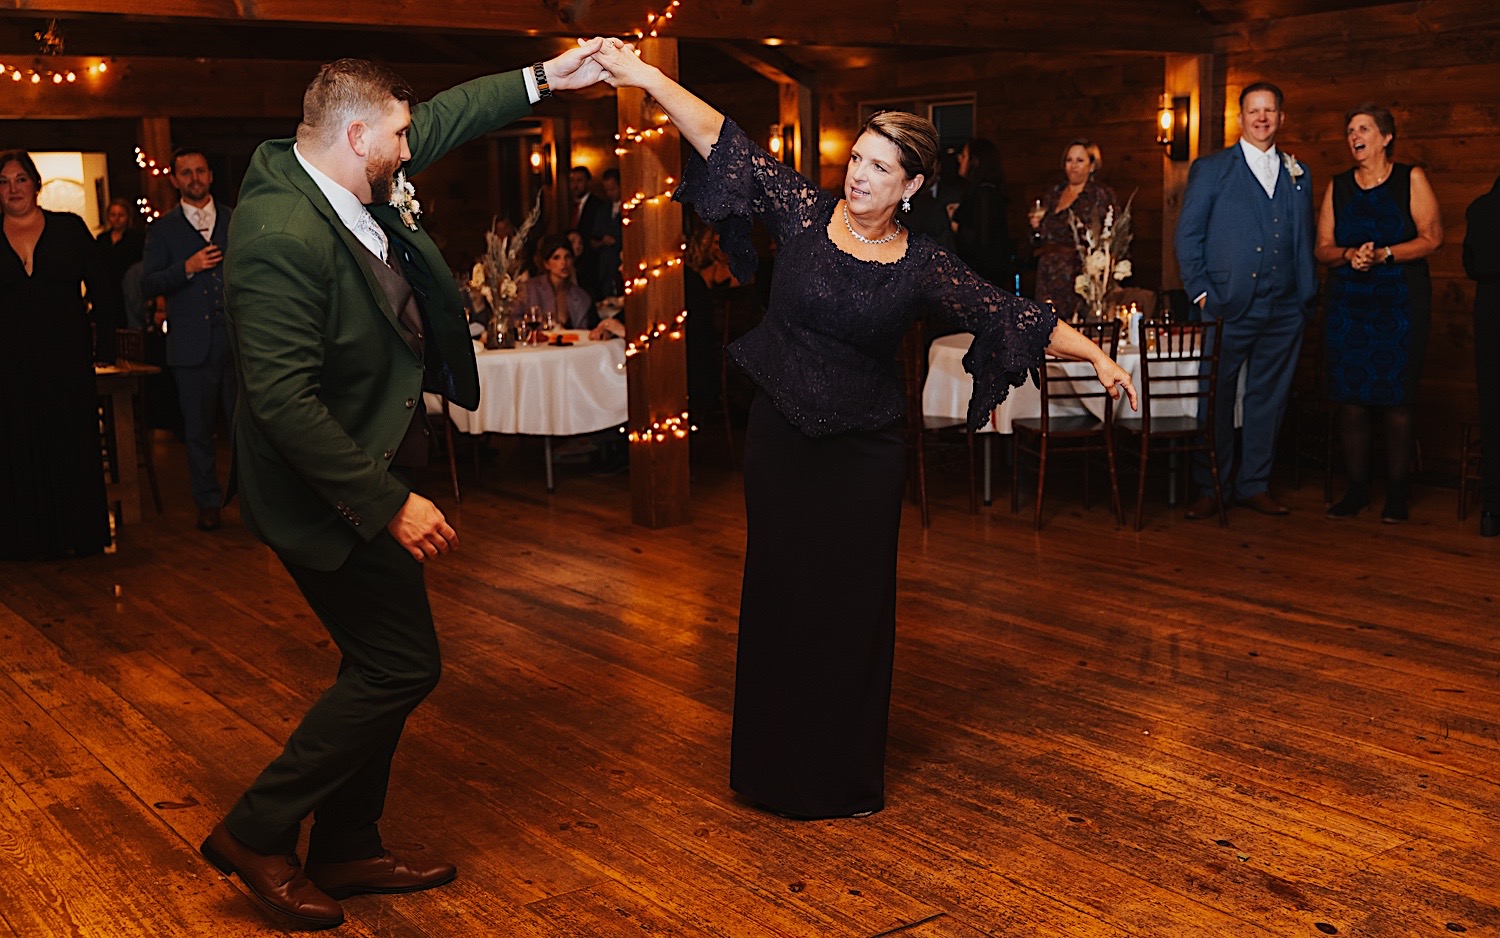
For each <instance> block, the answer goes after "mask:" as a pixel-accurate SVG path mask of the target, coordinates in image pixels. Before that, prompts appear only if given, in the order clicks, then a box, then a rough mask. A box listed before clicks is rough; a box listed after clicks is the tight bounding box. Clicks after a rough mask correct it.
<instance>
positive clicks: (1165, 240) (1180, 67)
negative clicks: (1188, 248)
mask: <svg viewBox="0 0 1500 938" xmlns="http://www.w3.org/2000/svg"><path fill="white" fill-rule="evenodd" d="M1212 75H1213V56H1212V55H1168V56H1166V67H1165V74H1164V75H1163V85H1162V87H1163V89H1164V90H1165V91H1166V92H1167V93H1168V94H1170V95H1172V96H1173V97H1189V98H1191V99H1192V101H1191V103H1190V104H1189V106H1188V114H1189V118H1188V158H1187V159H1186V160H1180V161H1176V162H1174V161H1172V160H1170V159H1168V158H1167V157H1166V155H1165V154H1164V155H1163V156H1162V180H1161V183H1162V185H1161V193H1162V216H1161V232H1162V237H1161V286H1162V289H1163V290H1180V289H1182V274H1181V272H1180V271H1179V270H1178V266H1177V250H1176V248H1175V247H1174V246H1173V243H1172V237H1173V233H1174V232H1175V231H1176V230H1177V216H1178V215H1179V214H1180V213H1181V212H1182V197H1183V195H1184V194H1186V192H1187V180H1188V169H1189V168H1190V167H1191V166H1192V161H1193V160H1196V159H1197V158H1198V157H1200V156H1205V155H1207V154H1209V153H1212V152H1213V151H1214V150H1216V149H1218V147H1217V146H1215V145H1213V144H1212V143H1211V140H1212V132H1211V128H1212V127H1213V126H1215V125H1222V124H1223V118H1222V111H1220V112H1212V110H1211V109H1212V102H1213V101H1214V100H1218V101H1219V102H1220V103H1221V104H1222V101H1223V96H1222V93H1220V94H1219V95H1215V94H1213V93H1212V89H1211V81H1212ZM1220 139H1221V141H1222V137H1221V138H1220Z"/></svg>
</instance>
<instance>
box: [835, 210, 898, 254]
mask: <svg viewBox="0 0 1500 938" xmlns="http://www.w3.org/2000/svg"><path fill="white" fill-rule="evenodd" d="M891 220H892V221H893V222H895V223H896V228H895V230H893V231H892V232H891V233H890V234H888V235H886V236H885V237H884V238H866V237H865V236H864V235H862V234H860V233H859V232H857V231H855V230H854V226H853V225H851V224H849V203H847V202H845V203H844V227H845V228H848V229H849V233H850V234H852V235H854V240H856V241H858V242H859V243H860V244H889V243H890V242H892V241H894V240H896V236H897V235H899V234H900V233H901V221H900V219H894V218H893V219H891Z"/></svg>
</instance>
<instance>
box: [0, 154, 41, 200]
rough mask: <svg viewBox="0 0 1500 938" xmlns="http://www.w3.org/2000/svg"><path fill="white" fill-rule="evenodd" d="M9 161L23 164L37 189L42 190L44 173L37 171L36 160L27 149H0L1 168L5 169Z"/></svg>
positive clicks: (24, 170)
mask: <svg viewBox="0 0 1500 938" xmlns="http://www.w3.org/2000/svg"><path fill="white" fill-rule="evenodd" d="M8 163H19V164H21V169H22V171H23V172H25V173H26V175H28V176H30V177H31V182H32V184H33V185H35V186H36V188H37V191H38V192H40V191H41V190H42V174H41V173H40V172H38V171H37V168H36V161H35V160H33V159H32V158H31V154H30V153H27V152H26V151H25V150H0V169H4V168H5V166H6V164H8Z"/></svg>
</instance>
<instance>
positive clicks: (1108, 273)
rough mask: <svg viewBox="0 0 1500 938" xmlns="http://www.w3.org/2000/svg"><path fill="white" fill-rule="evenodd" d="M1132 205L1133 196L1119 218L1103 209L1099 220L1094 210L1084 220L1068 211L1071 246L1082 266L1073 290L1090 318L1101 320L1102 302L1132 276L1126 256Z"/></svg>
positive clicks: (1128, 249)
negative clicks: (1071, 234) (1085, 305)
mask: <svg viewBox="0 0 1500 938" xmlns="http://www.w3.org/2000/svg"><path fill="white" fill-rule="evenodd" d="M1134 201H1135V194H1134V193H1132V194H1131V196H1130V198H1129V200H1127V201H1126V203H1125V207H1124V208H1122V209H1120V214H1119V215H1118V216H1116V215H1115V207H1114V206H1113V205H1110V206H1107V207H1106V208H1105V210H1104V214H1103V216H1102V217H1101V216H1100V215H1099V212H1098V210H1097V209H1095V210H1094V212H1092V213H1091V216H1090V217H1089V218H1088V219H1087V220H1085V219H1081V218H1079V217H1078V216H1077V215H1076V214H1074V213H1073V211H1072V210H1071V209H1069V210H1068V224H1069V225H1070V226H1072V228H1073V245H1074V247H1076V248H1077V249H1078V258H1079V260H1081V261H1082V262H1083V272H1082V273H1080V274H1079V275H1078V276H1077V277H1076V278H1074V280H1073V290H1074V291H1075V292H1077V294H1078V295H1079V296H1081V297H1083V301H1084V302H1085V303H1087V304H1088V308H1089V316H1090V318H1093V319H1101V318H1103V316H1104V298H1105V297H1106V296H1108V295H1109V291H1110V290H1111V289H1112V288H1113V287H1114V285H1115V283H1116V281H1119V280H1125V279H1128V278H1129V277H1130V274H1131V272H1132V271H1131V267H1130V260H1129V258H1128V257H1127V255H1128V254H1129V253H1130V239H1131V237H1132V236H1133V235H1134V232H1133V231H1132V229H1131V225H1130V205H1131V203H1132V202H1134Z"/></svg>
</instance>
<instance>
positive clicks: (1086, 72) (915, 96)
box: [819, 53, 1164, 289]
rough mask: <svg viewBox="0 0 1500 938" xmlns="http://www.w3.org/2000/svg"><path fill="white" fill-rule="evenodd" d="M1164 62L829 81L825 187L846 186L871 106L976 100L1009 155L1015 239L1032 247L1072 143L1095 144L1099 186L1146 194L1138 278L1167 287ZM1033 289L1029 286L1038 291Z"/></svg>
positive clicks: (983, 129) (941, 66)
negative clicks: (1160, 121) (1159, 124)
mask: <svg viewBox="0 0 1500 938" xmlns="http://www.w3.org/2000/svg"><path fill="white" fill-rule="evenodd" d="M1163 68H1164V62H1163V58H1162V56H1160V55H1147V54H1119V55H1094V56H1079V55H1069V56H1062V57H1059V56H1046V57H1043V56H1032V55H1015V54H1009V53H988V54H979V55H967V56H959V57H954V58H948V59H940V60H935V61H924V62H914V63H912V64H910V65H906V66H901V67H898V68H896V69H894V70H892V69H889V68H883V67H882V68H870V69H862V70H857V71H849V72H842V73H837V74H824V75H822V76H820V78H821V79H822V82H821V84H820V86H819V102H820V105H821V107H820V117H819V120H820V121H821V122H822V128H821V129H822V134H823V139H824V141H825V144H824V147H823V178H822V184H823V185H824V186H826V187H829V188H835V189H837V188H840V187H842V185H843V176H844V165H845V162H846V160H847V159H848V153H849V145H850V144H851V143H852V142H853V136H854V133H855V132H856V131H857V130H858V128H859V106H860V104H861V103H862V102H871V101H899V100H908V101H910V100H924V101H932V100H939V99H953V98H958V97H962V96H964V95H974V96H975V102H976V108H975V120H976V129H977V131H978V134H979V135H980V136H984V137H989V138H990V139H991V140H993V141H994V142H995V143H996V145H997V146H999V148H1000V153H1001V158H1002V159H1003V161H1004V171H1005V191H1006V195H1007V196H1008V197H1009V199H1010V205H1009V210H1008V214H1007V221H1008V223H1009V228H1010V234H1011V238H1012V239H1013V240H1015V241H1017V243H1018V244H1019V245H1022V246H1024V244H1025V243H1027V241H1028V239H1029V235H1030V231H1031V228H1030V226H1029V225H1028V224H1027V222H1026V208H1027V206H1028V205H1030V204H1031V201H1032V199H1035V198H1037V197H1038V196H1040V195H1041V194H1042V193H1044V192H1045V191H1046V190H1047V189H1048V188H1049V187H1051V186H1052V185H1054V184H1056V183H1058V182H1060V181H1062V154H1063V150H1064V149H1065V148H1066V147H1067V144H1068V141H1070V140H1072V139H1074V138H1077V137H1087V138H1089V139H1092V140H1093V141H1094V142H1095V143H1097V144H1098V145H1099V147H1100V148H1101V149H1102V150H1103V153H1104V167H1103V170H1102V172H1101V173H1100V176H1099V178H1100V179H1101V180H1102V181H1103V182H1105V183H1106V184H1108V185H1110V186H1112V187H1113V188H1114V189H1115V191H1116V192H1118V193H1119V194H1120V197H1121V198H1122V199H1124V198H1128V197H1129V196H1130V194H1131V192H1135V193H1136V197H1135V204H1136V210H1135V211H1134V217H1135V223H1136V235H1135V245H1134V247H1133V250H1132V254H1133V255H1134V258H1135V270H1136V273H1135V276H1134V278H1133V280H1132V282H1131V284H1130V285H1131V286H1141V287H1149V288H1151V289H1158V288H1159V287H1160V285H1161V237H1162V230H1161V204H1162V162H1163V157H1162V151H1161V148H1160V147H1158V146H1157V145H1156V142H1155V133H1156V102H1157V99H1158V97H1159V96H1160V95H1161V88H1162V77H1163ZM1028 282H1029V281H1028Z"/></svg>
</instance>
